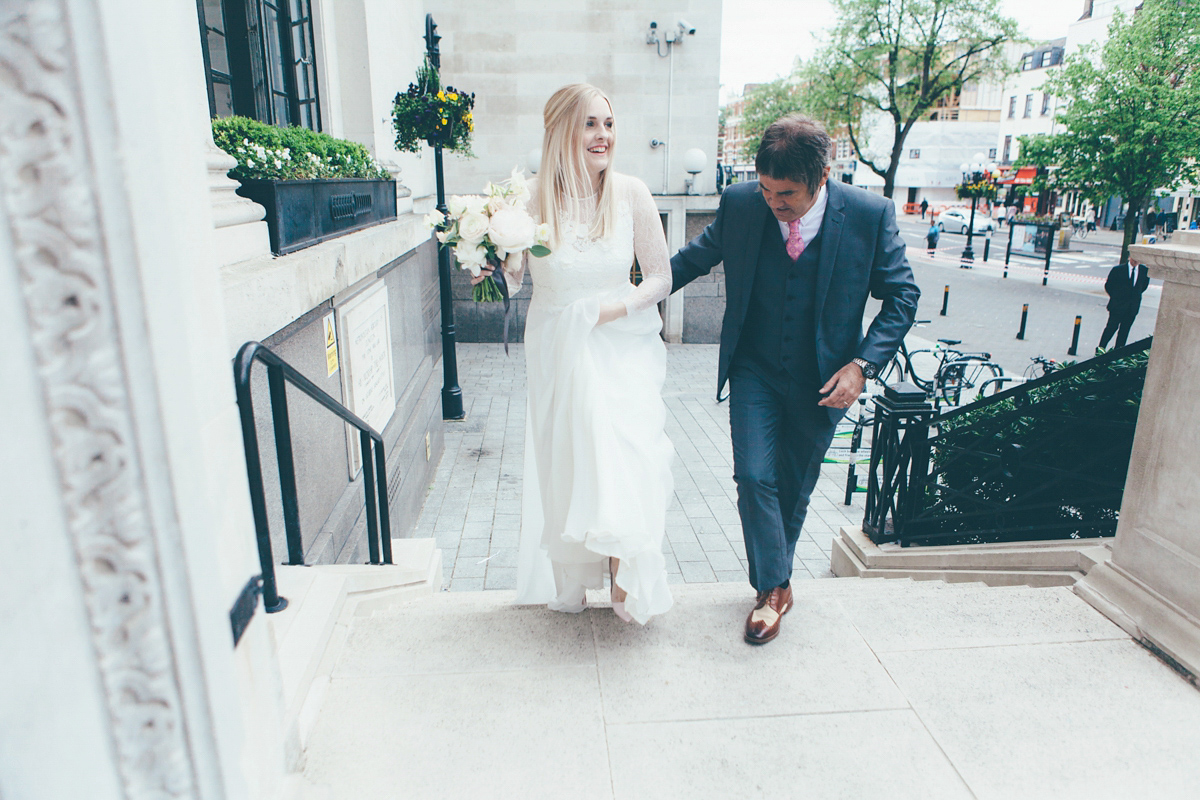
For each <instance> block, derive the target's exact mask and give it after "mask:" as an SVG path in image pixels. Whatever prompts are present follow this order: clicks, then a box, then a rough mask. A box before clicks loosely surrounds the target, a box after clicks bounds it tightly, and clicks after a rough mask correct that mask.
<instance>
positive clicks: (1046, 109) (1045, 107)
mask: <svg viewBox="0 0 1200 800" xmlns="http://www.w3.org/2000/svg"><path fill="white" fill-rule="evenodd" d="M1049 113H1050V94H1049V93H1048V92H1047V93H1045V94H1043V95H1042V116H1043V117H1044V116H1046V115H1047V114H1049Z"/></svg>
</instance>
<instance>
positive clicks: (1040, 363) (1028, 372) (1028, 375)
mask: <svg viewBox="0 0 1200 800" xmlns="http://www.w3.org/2000/svg"><path fill="white" fill-rule="evenodd" d="M1029 360H1030V361H1032V362H1033V363H1032V364H1030V365H1029V366H1028V367H1026V368H1025V380H1027V381H1032V380H1036V379H1037V378H1041V377H1042V376H1044V375H1049V374H1050V373H1051V372H1053V371H1054V370H1056V369H1058V362H1057V361H1055V360H1054V359H1053V358H1046V357H1045V356H1034V357H1033V358H1031V359H1029Z"/></svg>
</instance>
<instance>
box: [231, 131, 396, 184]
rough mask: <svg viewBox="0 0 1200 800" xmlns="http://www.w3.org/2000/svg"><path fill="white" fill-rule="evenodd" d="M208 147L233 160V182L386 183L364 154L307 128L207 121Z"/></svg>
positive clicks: (358, 146) (351, 144)
mask: <svg viewBox="0 0 1200 800" xmlns="http://www.w3.org/2000/svg"><path fill="white" fill-rule="evenodd" d="M212 132H213V141H214V142H216V143H217V147H220V148H221V149H222V150H224V151H225V152H226V153H229V155H231V156H233V157H234V158H236V159H237V162H238V163H237V166H236V167H234V168H233V169H231V170H230V171H229V177H231V178H234V179H237V180H248V179H264V180H314V179H321V178H371V179H375V180H390V179H391V177H392V176H391V175H389V174H388V173H387V172H386V171H385V170H383V169H382V168H381V167H380V166H379V165H378V164H377V163H375V159H373V158H372V157H371V153H370V152H369V151H368V150H367V148H365V147H363V146H362V145H361V144H358V143H357V142H348V141H346V140H345V139H335V138H333V137H332V136H330V135H329V134H327V133H317V132H316V131H311V130H309V129H308V128H300V127H294V128H280V127H278V126H276V125H268V124H266V123H265V122H259V121H258V120H253V119H249V118H247V117H223V118H220V119H214V120H213V121H212Z"/></svg>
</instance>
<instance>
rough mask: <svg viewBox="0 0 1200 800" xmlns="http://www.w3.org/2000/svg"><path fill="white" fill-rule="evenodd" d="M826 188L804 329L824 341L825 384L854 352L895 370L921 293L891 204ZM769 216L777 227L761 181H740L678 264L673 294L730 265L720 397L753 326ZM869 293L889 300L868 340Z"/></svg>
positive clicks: (819, 344) (839, 186) (821, 366)
mask: <svg viewBox="0 0 1200 800" xmlns="http://www.w3.org/2000/svg"><path fill="white" fill-rule="evenodd" d="M826 186H827V187H828V200H827V203H826V206H825V221H824V223H823V224H822V229H821V242H822V243H821V260H820V262H819V263H818V265H817V284H816V292H817V296H816V305H815V307H814V310H815V317H816V320H817V324H816V330H815V332H812V331H810V332H806V333H807V334H808V335H815V337H816V342H815V344H816V352H817V368H818V370H819V371H820V375H821V381H822V383H824V382H825V381H828V380H829V378H830V377H832V376H833V374H834V373H835V372H837V371H838V370H839V369H841V368H842V367H844V366H846V364H848V363H850V359H852V358H854V357H856V356H857V357H858V358H863V359H866V360H867V361H870V362H871V363H872V364H876V365H878V366H879V367H883V365H885V364H887V362H888V361H889V360H891V358H892V356H894V355H895V354H896V350H897V349H899V347H900V343H901V342H902V341H903V340H904V335H905V334H906V333H908V329H909V328H910V327H912V323H913V320H914V319H915V318H916V314H917V300H918V299H919V298H920V296H921V290H920V289H918V288H917V284H916V283H915V282H914V280H913V274H912V268H911V267H909V265H908V259H907V257H906V256H905V254H904V251H905V245H904V241H903V240H902V239H901V238H900V231H899V229H898V228H897V227H896V207H895V204H893V203H892V201H891V199H890V198H886V197H881V196H879V195H873V194H870V193H869V192H867V191H865V190H863V189H856V188H854V187H852V186H848V185H846V184H844V183H838V182H836V181H827V182H826ZM768 219H770V220H772V221H774V219H775V216H774V215H773V214H772V213H771V209H770V208H769V207H768V206H767V203H766V201H765V200H763V197H762V193H761V192H759V190H758V181H750V182H747V183H736V184H734V185H732V186H730V187H729V188H727V189H726V190H725V192H724V194H722V195H721V204H720V207H719V208H718V209H717V217H716V219H715V220H713V222H712V223H711V224H710V225H709V226H708V227H706V228H705V229H704V231H703V232H702V233H701V234H700V235H699V236H697V237H696V238H695V239H693V240H692V241H691V242H689V243H688V244H687V245H686V246H685V247H684V248H683V249H682V250H680V251H679V252H678V253H677V254H676V255H675V257H674V258H672V259H671V277H672V282H673V286H672V291H678V290H679V289H681V288H683V287H684V286H686V285H687V284H688V283H689V282H691V281H693V280H695V279H696V278H698V277H699V276H701V275H707V274H708V273H709V272H710V271H712V268H713V267H715V266H716V265H717V264H719V263H721V262H724V263H725V318H724V320H723V321H722V324H721V350H720V357H719V362H718V368H717V397H718V399H719V398H720V395H721V390H722V389H723V388H724V387H725V382H726V381H727V380H728V378H729V362H730V360H731V359H732V358H733V354H734V352H735V351H736V350H737V346H738V340H739V338H740V336H741V333H742V326H743V324H744V323H745V321H746V308H747V306H748V304H749V302H750V291H751V289H752V288H753V287H754V273H755V270H756V269H757V267H758V251H759V247H760V245H761V243H762V235H763V226H764V225H765V224H766V223H767V221H768ZM868 295H870V296H872V297H874V298H875V299H877V300H882V301H883V306H882V307H881V308H880V309H879V313H878V314H876V315H875V319H874V321H872V322H871V326H870V328H869V329H868V330H867V333H866V335H865V336H864V335H863V332H862V319H863V311H864V309H865V307H866V304H867V296H868Z"/></svg>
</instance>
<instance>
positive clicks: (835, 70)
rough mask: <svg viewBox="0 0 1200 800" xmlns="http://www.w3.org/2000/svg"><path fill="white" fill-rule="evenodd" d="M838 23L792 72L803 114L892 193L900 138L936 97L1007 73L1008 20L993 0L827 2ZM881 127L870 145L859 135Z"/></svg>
mask: <svg viewBox="0 0 1200 800" xmlns="http://www.w3.org/2000/svg"><path fill="white" fill-rule="evenodd" d="M833 4H834V6H835V7H836V9H837V13H838V24H837V25H836V27H835V28H834V30H833V31H832V33H831V35H830V39H829V42H828V43H827V44H826V45H825V46H824V47H822V48H821V49H820V51H818V53H817V54H816V56H815V57H814V58H813V59H812V61H810V62H808V64H806V65H805V66H804V67H803V68H802V70H801V74H800V83H801V85H803V86H804V87H805V89H804V101H805V107H806V111H807V113H809V114H810V115H812V116H813V117H815V118H817V119H819V120H821V121H822V122H824V123H825V125H826V127H828V128H829V130H831V131H835V130H842V129H845V130H846V131H847V133H848V134H849V136H850V140H851V143H852V144H853V146H854V149H855V152H856V153H857V155H858V158H859V160H860V161H862V162H863V163H864V164H866V165H867V167H869V168H870V169H871V171H872V172H874V173H875V174H876V175H879V176H880V177H881V178H883V180H884V189H883V193H884V195H885V196H887V197H891V196H892V191H893V189H894V188H895V178H896V168H897V167H898V166H899V163H900V155H901V153H902V152H903V148H904V140H905V139H906V138H907V137H908V134H909V132H910V131H911V130H912V126H913V125H914V124H916V123H917V122H918V121H920V120H922V119H927V118H928V117H929V115H930V114H931V113H932V112H933V111H934V110H935V109H936V107H937V103H938V101H939V100H940V99H942V98H944V97H953V96H954V95H955V94H956V93H958V92H960V91H962V89H963V87H964V86H966V85H967V84H969V83H978V82H980V81H995V80H999V79H1001V78H1003V77H1004V76H1005V75H1007V74H1008V73H1010V72H1011V71H1012V69H1013V68H1012V66H1011V65H1010V64H1009V63H1008V62H1007V60H1006V59H1005V55H1004V48H1003V45H1004V44H1005V43H1007V42H1010V41H1016V40H1017V39H1018V33H1017V21H1016V20H1014V19H1011V18H1009V17H1006V16H1004V15H1003V14H1002V13H1001V12H1000V0H833ZM872 129H886V130H888V131H890V136H885V137H884V140H883V141H881V142H879V143H878V145H879V147H878V148H877V147H874V146H873V143H872V142H870V141H869V138H870V137H869V135H868V132H869V131H870V130H872Z"/></svg>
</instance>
